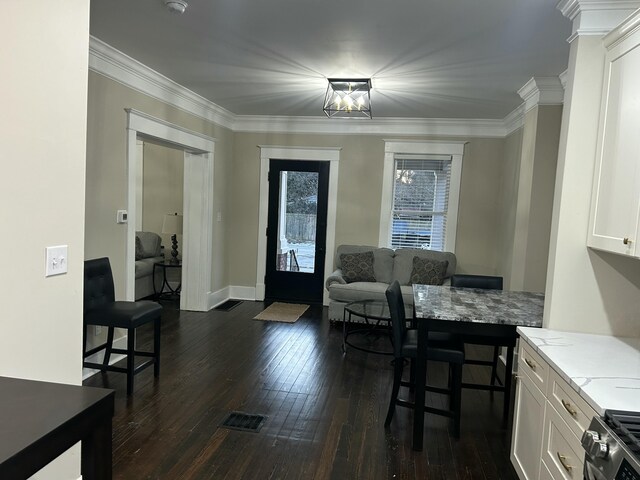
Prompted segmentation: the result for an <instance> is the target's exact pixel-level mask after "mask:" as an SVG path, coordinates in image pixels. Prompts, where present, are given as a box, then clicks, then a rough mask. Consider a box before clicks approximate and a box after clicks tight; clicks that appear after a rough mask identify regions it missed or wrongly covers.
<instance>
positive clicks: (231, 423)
mask: <svg viewBox="0 0 640 480" xmlns="http://www.w3.org/2000/svg"><path fill="white" fill-rule="evenodd" d="M266 420H267V416H266V415H255V414H250V413H244V412H231V413H230V414H229V415H228V416H227V418H225V419H224V421H223V422H222V423H221V424H220V426H221V427H225V428H230V429H232V430H242V431H244V432H254V433H258V432H259V431H260V429H261V428H262V425H264V422H265V421H266Z"/></svg>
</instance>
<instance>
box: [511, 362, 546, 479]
mask: <svg viewBox="0 0 640 480" xmlns="http://www.w3.org/2000/svg"><path fill="white" fill-rule="evenodd" d="M544 405H545V397H544V395H543V394H542V392H541V391H540V390H539V389H538V387H536V386H535V385H534V383H533V381H532V380H531V379H530V378H529V377H528V376H527V375H526V374H520V375H518V377H517V384H516V402H515V413H514V419H513V435H512V436H511V437H512V441H511V463H512V464H513V467H514V468H515V469H516V472H517V473H518V476H519V477H520V479H521V480H538V474H539V471H540V458H541V451H542V427H543V424H542V418H543V415H544Z"/></svg>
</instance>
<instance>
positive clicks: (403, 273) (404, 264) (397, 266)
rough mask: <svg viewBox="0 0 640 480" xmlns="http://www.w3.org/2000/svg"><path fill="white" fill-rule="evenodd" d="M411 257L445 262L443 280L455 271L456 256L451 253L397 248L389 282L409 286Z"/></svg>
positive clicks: (411, 266) (411, 269)
mask: <svg viewBox="0 0 640 480" xmlns="http://www.w3.org/2000/svg"><path fill="white" fill-rule="evenodd" d="M413 257H420V258H428V259H431V260H446V261H447V262H448V264H447V271H446V273H445V277H444V278H445V279H447V278H449V277H450V276H451V275H453V274H454V273H455V271H456V256H455V255H454V254H453V253H451V252H438V251H436V250H423V249H421V248H399V249H398V250H396V254H395V257H394V262H393V272H392V276H391V281H393V280H398V282H400V285H409V281H410V278H411V272H412V271H413Z"/></svg>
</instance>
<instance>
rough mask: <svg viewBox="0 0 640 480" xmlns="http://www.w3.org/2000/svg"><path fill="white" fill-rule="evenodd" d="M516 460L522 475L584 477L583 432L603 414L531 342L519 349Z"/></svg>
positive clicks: (536, 479) (524, 479)
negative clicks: (594, 408) (594, 419)
mask: <svg viewBox="0 0 640 480" xmlns="http://www.w3.org/2000/svg"><path fill="white" fill-rule="evenodd" d="M514 409H515V412H514V419H513V435H512V443H511V455H510V456H511V463H512V464H513V467H514V468H515V470H516V472H517V474H518V477H519V478H520V479H521V480H549V479H554V480H573V479H581V478H582V468H583V461H584V460H583V459H584V450H583V449H582V446H581V444H580V438H581V437H582V433H583V432H584V430H585V429H586V428H588V426H589V422H590V421H591V419H592V418H593V417H594V416H597V413H596V412H595V410H593V409H592V408H591V407H590V406H589V405H588V404H587V402H586V401H585V400H584V399H583V398H581V397H580V395H579V394H578V393H577V392H576V391H575V390H574V389H573V388H572V387H571V386H570V385H569V384H568V383H567V382H566V381H565V380H564V379H563V378H562V376H561V374H560V373H558V372H557V371H555V370H554V369H553V368H551V367H550V366H549V364H548V363H547V362H546V361H545V360H544V359H543V358H542V357H541V356H540V355H539V354H538V353H537V352H536V351H535V350H534V349H533V348H532V347H531V346H530V345H529V344H527V343H526V342H523V341H520V347H519V351H518V382H517V384H516V401H515V405H514Z"/></svg>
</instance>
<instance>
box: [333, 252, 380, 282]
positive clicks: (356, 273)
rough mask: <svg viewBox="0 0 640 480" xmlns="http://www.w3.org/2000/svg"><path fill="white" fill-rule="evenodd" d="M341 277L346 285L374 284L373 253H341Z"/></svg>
mask: <svg viewBox="0 0 640 480" xmlns="http://www.w3.org/2000/svg"><path fill="white" fill-rule="evenodd" d="M340 264H341V265H342V276H343V277H344V279H345V280H346V281H347V283H353V282H375V281H376V276H375V274H374V273H373V252H361V253H343V254H341V255H340Z"/></svg>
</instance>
